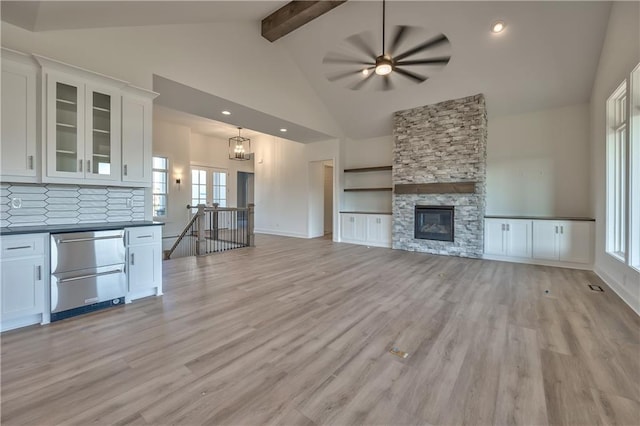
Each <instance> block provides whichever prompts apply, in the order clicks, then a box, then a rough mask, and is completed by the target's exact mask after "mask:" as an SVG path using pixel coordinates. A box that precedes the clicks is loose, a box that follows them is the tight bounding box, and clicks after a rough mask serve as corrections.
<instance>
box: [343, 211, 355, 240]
mask: <svg viewBox="0 0 640 426" xmlns="http://www.w3.org/2000/svg"><path fill="white" fill-rule="evenodd" d="M340 232H341V233H342V239H343V240H345V241H353V240H354V239H355V234H356V218H355V215H352V214H341V215H340Z"/></svg>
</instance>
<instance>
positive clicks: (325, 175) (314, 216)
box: [309, 160, 334, 238]
mask: <svg viewBox="0 0 640 426" xmlns="http://www.w3.org/2000/svg"><path fill="white" fill-rule="evenodd" d="M333 174H334V170H333V160H322V161H311V162H310V163H309V237H310V238H317V237H323V236H324V237H325V238H332V236H333V198H334V194H333V181H334V177H333Z"/></svg>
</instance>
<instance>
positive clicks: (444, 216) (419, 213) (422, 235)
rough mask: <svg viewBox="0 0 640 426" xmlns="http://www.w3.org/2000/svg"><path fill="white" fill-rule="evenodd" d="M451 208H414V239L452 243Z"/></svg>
mask: <svg viewBox="0 0 640 426" xmlns="http://www.w3.org/2000/svg"><path fill="white" fill-rule="evenodd" d="M453 211H454V208H453V206H416V209H415V217H414V223H415V235H414V236H415V238H417V239H420V240H436V241H453V223H454V222H453Z"/></svg>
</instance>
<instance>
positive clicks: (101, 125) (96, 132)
mask: <svg viewBox="0 0 640 426" xmlns="http://www.w3.org/2000/svg"><path fill="white" fill-rule="evenodd" d="M85 94H86V99H85V104H86V105H87V112H86V133H85V135H86V136H85V158H84V160H85V168H84V170H85V177H86V178H87V179H99V180H119V179H120V161H121V160H120V153H121V145H120V120H121V116H120V94H119V93H118V92H117V91H115V90H110V89H108V88H101V87H100V88H99V87H93V86H89V85H87V86H86V88H85Z"/></svg>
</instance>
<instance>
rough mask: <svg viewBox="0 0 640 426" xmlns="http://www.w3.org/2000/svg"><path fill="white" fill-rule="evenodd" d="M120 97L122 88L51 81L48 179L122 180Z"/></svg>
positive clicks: (57, 77) (54, 77)
mask: <svg viewBox="0 0 640 426" xmlns="http://www.w3.org/2000/svg"><path fill="white" fill-rule="evenodd" d="M120 98H121V95H120V93H119V91H118V90H117V89H110V88H108V87H98V86H92V85H91V84H89V83H86V82H83V81H81V80H78V81H75V80H74V79H73V77H70V76H67V75H66V74H56V73H50V74H48V76H47V175H48V176H50V177H61V178H73V179H78V178H81V179H85V180H87V181H89V180H95V181H97V180H117V179H119V178H120V162H121V157H120V156H121V149H120V123H121V121H120V108H121V105H120Z"/></svg>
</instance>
